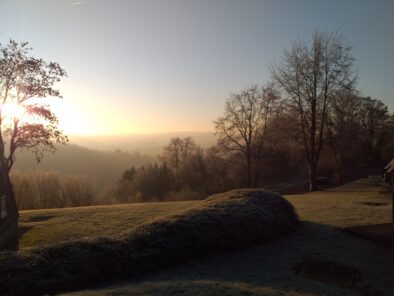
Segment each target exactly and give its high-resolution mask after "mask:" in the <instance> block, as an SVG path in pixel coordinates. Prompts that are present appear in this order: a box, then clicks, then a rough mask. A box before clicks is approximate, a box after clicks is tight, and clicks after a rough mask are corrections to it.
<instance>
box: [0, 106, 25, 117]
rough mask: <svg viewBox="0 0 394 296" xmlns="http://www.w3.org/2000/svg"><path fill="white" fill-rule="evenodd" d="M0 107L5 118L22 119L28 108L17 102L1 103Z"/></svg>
mask: <svg viewBox="0 0 394 296" xmlns="http://www.w3.org/2000/svg"><path fill="white" fill-rule="evenodd" d="M0 109H1V117H2V118H3V119H4V120H10V119H12V120H13V119H21V118H22V117H23V115H24V114H25V113H26V109H25V108H24V107H23V106H22V105H19V104H16V103H5V104H4V105H0Z"/></svg>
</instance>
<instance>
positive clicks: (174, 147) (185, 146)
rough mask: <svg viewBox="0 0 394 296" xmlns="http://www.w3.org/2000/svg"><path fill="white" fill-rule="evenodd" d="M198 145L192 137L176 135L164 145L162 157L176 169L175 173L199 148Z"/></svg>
mask: <svg viewBox="0 0 394 296" xmlns="http://www.w3.org/2000/svg"><path fill="white" fill-rule="evenodd" d="M197 148H198V146H197V145H196V144H195V143H194V141H193V138H192V137H184V138H180V137H175V138H172V139H171V140H170V143H169V144H168V145H167V146H165V147H164V154H163V156H162V159H163V160H164V161H165V162H166V163H168V165H169V166H170V167H171V168H172V169H173V170H174V172H175V174H177V173H178V172H179V168H180V166H181V165H182V164H184V163H185V161H186V160H187V159H188V157H190V156H191V154H192V153H194V152H195V151H196V150H197Z"/></svg>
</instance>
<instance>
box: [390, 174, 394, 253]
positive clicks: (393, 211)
mask: <svg viewBox="0 0 394 296" xmlns="http://www.w3.org/2000/svg"><path fill="white" fill-rule="evenodd" d="M391 200H392V205H391V247H392V248H393V249H394V172H391Z"/></svg>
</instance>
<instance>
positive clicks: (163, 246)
mask: <svg viewBox="0 0 394 296" xmlns="http://www.w3.org/2000/svg"><path fill="white" fill-rule="evenodd" d="M298 226H299V222H298V218H297V215H296V214H295V212H294V209H293V207H292V205H291V204H290V203H288V202H287V201H286V200H285V199H284V198H282V197H281V196H280V195H278V194H275V193H271V192H267V191H263V190H235V191H231V192H228V193H224V194H219V195H215V196H212V197H210V198H208V199H207V200H205V201H203V202H201V203H198V204H196V205H195V206H194V207H192V208H190V209H189V210H186V211H182V212H180V213H178V214H175V215H172V216H167V217H163V218H161V219H157V220H154V221H151V222H150V223H145V224H142V225H140V226H138V227H136V228H134V229H132V230H131V231H129V232H128V233H125V234H123V236H119V237H117V238H104V237H101V238H96V239H91V240H77V241H69V242H64V243H60V244H57V245H52V246H47V247H42V248H34V249H31V250H25V251H23V252H20V253H19V254H18V253H14V254H3V258H2V262H3V266H2V269H1V271H0V292H1V293H2V294H6V295H37V294H45V293H50V294H53V293H56V292H59V291H67V290H70V289H72V290H76V289H81V288H85V287H92V286H95V285H97V284H102V283H104V282H109V281H111V280H119V279H122V278H123V279H125V278H130V277H135V276H140V275H142V274H143V273H146V272H147V271H153V270H156V269H158V268H160V267H166V266H172V265H174V264H179V263H182V262H185V261H186V260H189V259H192V258H196V257H199V256H202V255H208V254H212V253H216V252H219V251H226V250H227V251H228V250H237V249H240V248H243V247H246V246H251V245H255V244H257V243H260V242H267V241H271V240H274V239H277V238H279V237H282V236H284V235H286V234H289V233H291V232H294V231H295V230H296V229H297V228H298Z"/></svg>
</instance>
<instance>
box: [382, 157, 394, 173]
mask: <svg viewBox="0 0 394 296" xmlns="http://www.w3.org/2000/svg"><path fill="white" fill-rule="evenodd" d="M390 168H391V170H392V169H393V168H394V158H393V159H392V160H391V161H390V162H389V163H388V164H387V165H386V166H385V167H384V169H385V170H386V171H388V170H389V169H390ZM390 172H391V171H390Z"/></svg>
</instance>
